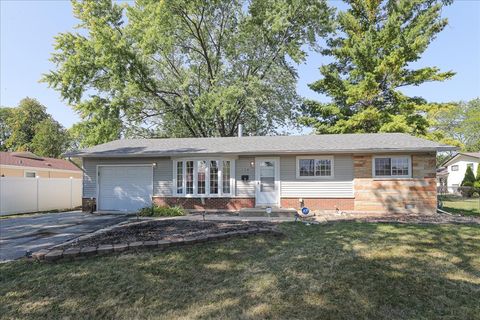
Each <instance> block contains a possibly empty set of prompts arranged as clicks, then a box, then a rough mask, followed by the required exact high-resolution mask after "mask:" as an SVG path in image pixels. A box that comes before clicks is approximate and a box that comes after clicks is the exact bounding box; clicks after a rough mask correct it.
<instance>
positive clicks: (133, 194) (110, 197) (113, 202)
mask: <svg viewBox="0 0 480 320" xmlns="http://www.w3.org/2000/svg"><path fill="white" fill-rule="evenodd" d="M98 186H99V188H98V192H99V194H98V203H97V205H98V210H101V211H136V210H138V209H140V208H143V207H146V206H150V205H151V204H152V194H153V168H152V166H151V165H145V166H141V165H135V166H126V165H125V166H122V165H120V166H98Z"/></svg>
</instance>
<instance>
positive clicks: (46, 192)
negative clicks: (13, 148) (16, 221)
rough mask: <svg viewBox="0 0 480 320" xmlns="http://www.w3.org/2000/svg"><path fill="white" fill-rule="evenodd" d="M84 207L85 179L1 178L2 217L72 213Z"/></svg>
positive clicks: (0, 206) (0, 204) (0, 207)
mask: <svg viewBox="0 0 480 320" xmlns="http://www.w3.org/2000/svg"><path fill="white" fill-rule="evenodd" d="M81 204H82V179H70V178H66V179H64V178H61V179H60V178H59V179H56V178H53V179H47V178H45V179H43V178H23V177H0V215H6V214H13V213H23V212H35V211H46V210H55V209H59V210H61V209H71V208H75V207H78V206H80V205H81Z"/></svg>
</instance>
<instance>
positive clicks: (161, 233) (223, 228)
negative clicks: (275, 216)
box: [61, 220, 274, 248]
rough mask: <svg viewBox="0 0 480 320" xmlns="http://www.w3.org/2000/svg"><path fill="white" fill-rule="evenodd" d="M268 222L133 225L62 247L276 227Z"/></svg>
mask: <svg viewBox="0 0 480 320" xmlns="http://www.w3.org/2000/svg"><path fill="white" fill-rule="evenodd" d="M273 227H274V224H272V223H269V222H256V221H255V222H243V221H189V220H160V221H148V222H141V223H137V224H130V225H126V226H122V227H119V228H115V229H113V230H109V231H105V232H102V233H99V234H96V235H93V236H92V237H90V238H88V239H84V240H79V241H75V242H72V243H69V244H66V245H65V246H61V248H69V247H77V248H78V247H80V248H83V247H91V246H98V245H102V244H119V243H130V242H136V241H151V240H176V239H181V238H186V237H196V236H202V235H208V234H217V233H228V232H233V231H240V230H242V231H243V230H251V229H258V228H269V229H271V228H273Z"/></svg>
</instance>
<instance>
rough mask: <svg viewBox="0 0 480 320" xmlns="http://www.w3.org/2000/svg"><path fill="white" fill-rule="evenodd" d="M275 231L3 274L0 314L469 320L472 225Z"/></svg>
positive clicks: (475, 282)
mask: <svg viewBox="0 0 480 320" xmlns="http://www.w3.org/2000/svg"><path fill="white" fill-rule="evenodd" d="M282 227H283V229H284V230H285V232H286V234H287V235H288V237H287V238H286V239H283V240H278V239H276V238H273V237H256V238H252V239H238V240H230V241H227V242H222V243H218V244H207V245H200V246H195V247H190V248H185V249H181V250H178V251H171V252H169V253H145V254H140V255H132V254H129V255H123V256H119V257H105V258H97V259H92V260H89V261H82V262H72V263H63V264H58V265H28V264H24V265H18V266H17V270H15V264H11V265H9V266H7V265H5V266H2V267H3V271H2V274H4V276H2V277H4V279H3V280H2V283H3V282H4V281H5V285H2V287H1V288H0V293H2V296H3V298H0V299H1V300H4V301H0V302H1V304H2V305H4V307H6V310H4V311H5V312H4V311H2V310H0V311H1V312H2V313H3V314H7V315H12V316H17V317H18V316H20V317H32V318H40V317H53V316H55V317H67V316H68V317H73V318H75V317H79V318H83V317H87V318H90V317H95V318H99V317H100V318H101V317H104V318H116V319H121V318H125V319H127V318H188V319H191V318H194V319H195V318H282V319H285V318H289V319H292V318H322V319H365V318H367V319H372V318H375V319H379V318H383V319H387V318H388V319H392V318H396V319H412V318H437V319H438V318H442V317H445V318H463V319H474V318H478V317H479V316H478V315H479V314H480V307H479V305H478V303H477V302H478V301H479V299H480V265H479V264H480V260H479V259H480V257H479V252H480V227H478V226H419V225H392V224H365V223H352V222H342V223H333V224H327V225H318V226H304V225H303V224H287V225H283V226H282ZM10 266H11V267H10ZM4 271H6V272H4ZM4 307H0V308H4ZM16 308H18V309H16Z"/></svg>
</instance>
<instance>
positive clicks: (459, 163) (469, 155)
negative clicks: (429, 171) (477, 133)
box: [442, 152, 480, 193]
mask: <svg viewBox="0 0 480 320" xmlns="http://www.w3.org/2000/svg"><path fill="white" fill-rule="evenodd" d="M479 163H480V152H461V153H457V154H456V155H455V156H453V157H452V158H450V159H449V160H447V161H446V162H445V163H444V164H443V165H442V167H445V168H447V172H448V176H447V190H448V192H450V193H456V192H457V189H458V187H460V185H461V184H462V181H463V178H464V177H465V172H466V171H467V167H471V168H472V170H473V174H476V172H477V167H478V164H479Z"/></svg>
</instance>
